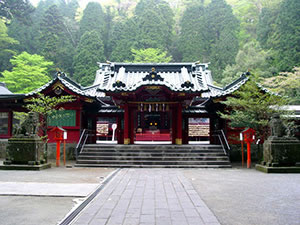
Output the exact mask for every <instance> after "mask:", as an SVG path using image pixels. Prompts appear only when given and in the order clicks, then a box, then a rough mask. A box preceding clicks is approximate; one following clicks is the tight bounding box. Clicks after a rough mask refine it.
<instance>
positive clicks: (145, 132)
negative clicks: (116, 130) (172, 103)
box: [134, 112, 172, 144]
mask: <svg viewBox="0 0 300 225" xmlns="http://www.w3.org/2000/svg"><path fill="white" fill-rule="evenodd" d="M171 117H172V113H171V112H136V117H135V118H136V119H135V121H134V130H135V133H134V136H135V137H134V143H135V144H139V143H140V144H152V143H153V144H158V143H160V144H171V143H172V119H171Z"/></svg>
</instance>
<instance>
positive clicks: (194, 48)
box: [179, 0, 239, 81]
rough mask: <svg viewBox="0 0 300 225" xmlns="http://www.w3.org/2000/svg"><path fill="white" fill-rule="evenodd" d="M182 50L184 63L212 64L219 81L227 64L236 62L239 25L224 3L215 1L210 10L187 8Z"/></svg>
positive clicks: (183, 23)
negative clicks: (199, 62)
mask: <svg viewBox="0 0 300 225" xmlns="http://www.w3.org/2000/svg"><path fill="white" fill-rule="evenodd" d="M180 25H181V34H180V41H179V42H180V49H181V52H182V56H183V61H198V60H200V61H201V62H209V61H210V62H211V67H210V69H211V70H212V72H213V76H214V78H215V80H216V81H220V80H221V79H222V71H223V69H225V67H226V65H228V64H232V63H234V58H235V56H236V54H237V51H238V39H237V34H238V28H239V22H238V20H237V19H236V18H235V16H234V15H233V14H232V10H231V7H230V6H229V5H227V4H226V3H225V1H224V0H213V1H211V3H210V4H208V6H207V7H203V5H202V4H194V5H191V6H188V7H187V9H186V11H185V12H184V15H183V17H182V20H181V22H180Z"/></svg>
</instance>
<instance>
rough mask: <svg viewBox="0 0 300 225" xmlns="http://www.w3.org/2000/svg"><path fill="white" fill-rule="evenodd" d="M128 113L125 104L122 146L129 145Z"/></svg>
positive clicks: (127, 107)
mask: <svg viewBox="0 0 300 225" xmlns="http://www.w3.org/2000/svg"><path fill="white" fill-rule="evenodd" d="M129 119H130V112H129V106H128V104H127V103H125V105H124V144H125V145H129V144H130V137H129V135H130V129H129V127H130V121H129Z"/></svg>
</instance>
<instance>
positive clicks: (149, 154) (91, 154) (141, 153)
mask: <svg viewBox="0 0 300 225" xmlns="http://www.w3.org/2000/svg"><path fill="white" fill-rule="evenodd" d="M80 156H95V157H97V156H160V157H161V156H177V157H183V156H211V157H212V156H225V155H224V152H223V151H222V152H201V153H197V152H91V151H89V152H85V151H84V152H82V153H81V154H80Z"/></svg>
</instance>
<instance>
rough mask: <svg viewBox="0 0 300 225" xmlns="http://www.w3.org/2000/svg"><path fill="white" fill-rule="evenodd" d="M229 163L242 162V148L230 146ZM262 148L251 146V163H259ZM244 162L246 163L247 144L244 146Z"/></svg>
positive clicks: (260, 146) (261, 157)
mask: <svg viewBox="0 0 300 225" xmlns="http://www.w3.org/2000/svg"><path fill="white" fill-rule="evenodd" d="M230 148H231V150H230V161H231V162H242V148H241V145H240V144H239V145H230ZM262 152H263V146H262V145H256V144H252V145H251V161H252V162H261V161H262V159H263V156H262ZM244 160H245V162H246V161H247V144H244Z"/></svg>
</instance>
